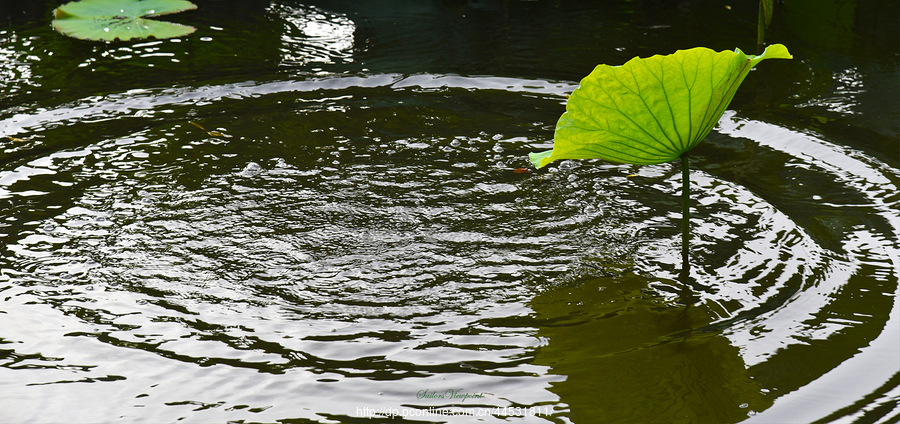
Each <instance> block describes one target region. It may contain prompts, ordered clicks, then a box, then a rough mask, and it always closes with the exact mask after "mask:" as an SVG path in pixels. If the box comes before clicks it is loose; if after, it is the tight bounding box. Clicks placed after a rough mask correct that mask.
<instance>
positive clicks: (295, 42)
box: [269, 4, 356, 66]
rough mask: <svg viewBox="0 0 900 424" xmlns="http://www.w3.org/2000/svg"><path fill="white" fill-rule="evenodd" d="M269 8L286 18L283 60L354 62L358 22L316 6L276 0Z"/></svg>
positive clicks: (290, 62)
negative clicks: (292, 4)
mask: <svg viewBox="0 0 900 424" xmlns="http://www.w3.org/2000/svg"><path fill="white" fill-rule="evenodd" d="M269 12H271V13H274V14H276V15H278V16H279V17H281V19H283V20H284V32H283V34H282V35H281V41H282V43H283V44H282V46H281V47H280V49H279V50H280V51H281V64H282V65H288V66H302V65H305V64H308V63H311V62H313V63H322V64H331V63H336V62H352V61H353V58H352V49H353V34H354V32H355V31H356V24H354V23H353V21H352V20H350V19H349V18H348V17H346V16H343V15H339V14H335V13H332V12H328V11H325V10H322V9H319V8H316V7H309V6H300V7H292V6H285V5H280V4H273V5H272V6H271V7H270V8H269Z"/></svg>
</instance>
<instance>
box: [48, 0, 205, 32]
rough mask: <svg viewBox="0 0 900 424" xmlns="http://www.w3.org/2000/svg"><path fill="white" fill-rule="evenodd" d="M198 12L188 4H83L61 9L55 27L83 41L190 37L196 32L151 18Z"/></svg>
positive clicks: (124, 0)
mask: <svg viewBox="0 0 900 424" xmlns="http://www.w3.org/2000/svg"><path fill="white" fill-rule="evenodd" d="M196 8H197V6H196V5H194V4H193V3H191V2H189V1H186V0H82V1H76V2H71V3H66V4H64V5H62V6H60V7H59V8H57V9H56V10H55V11H54V17H55V18H56V19H54V20H53V23H52V25H53V28H54V29H56V30H57V31H59V32H61V33H63V34H65V35H68V36H70V37H74V38H79V39H82V40H93V41H115V40H123V41H124V40H131V39H134V38H137V39H147V38H151V37H153V38H158V39H162V38H173V37H181V36H183V35H187V34H190V33H192V32H194V30H195V28H194V27H191V26H187V25H181V24H175V23H171V22H162V21H157V20H153V19H147V18H149V17H156V16H161V15H167V14H170V13H177V12H182V11H185V10H192V9H196Z"/></svg>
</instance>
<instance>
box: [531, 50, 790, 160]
mask: <svg viewBox="0 0 900 424" xmlns="http://www.w3.org/2000/svg"><path fill="white" fill-rule="evenodd" d="M790 58H791V55H790V53H789V52H788V50H787V48H786V47H784V46H783V45H781V44H774V45H771V46H769V47H768V48H766V50H765V51H764V52H763V54H761V55H759V56H747V55H745V54H744V53H743V52H742V51H741V50H740V49H735V50H734V51H733V52H731V51H723V52H715V51H713V50H710V49H707V48H704V47H697V48H693V49H690V50H679V51H677V52H675V53H673V54H670V55H666V56H660V55H656V56H653V57H649V58H637V57H636V58H634V59H631V60H629V61H628V62H626V63H625V64H624V65H622V66H609V65H599V66H597V67H596V68H595V69H594V71H593V72H591V74H590V75H588V76H587V77H585V78H584V79H583V80H581V84H580V85H579V86H578V88H576V89H575V91H573V92H572V95H571V96H570V97H569V101H568V102H567V104H566V112H565V113H563V115H562V116H561V117H560V118H559V121H558V122H557V124H556V132H555V133H554V141H553V150H550V151H546V152H541V153H531V154H530V155H529V156H530V159H531V161H532V162H533V163H534V165H535V166H536V167H538V168H540V167H542V166H545V165H547V164H548V163H550V162H552V161H554V160H557V159H606V160H609V161H612V162H619V163H633V164H639V165H650V164H656V163H663V162H668V161H671V160H674V159H676V158H678V157H680V156H681V154H682V153H684V152H687V151H688V150H690V149H692V148H693V147H694V146H696V145H697V143H699V142H700V141H701V140H703V138H704V137H706V135H707V134H708V133H709V131H710V130H712V128H713V127H714V126H715V125H716V122H718V120H719V118H720V117H721V116H722V113H724V112H725V108H726V107H727V106H728V104H729V103H730V102H731V99H732V98H733V97H734V94H735V92H737V89H738V86H740V84H741V82H743V80H744V78H745V77H746V76H747V74H749V73H750V69H751V68H753V67H754V66H756V64H757V63H759V62H760V61H762V60H763V59H790Z"/></svg>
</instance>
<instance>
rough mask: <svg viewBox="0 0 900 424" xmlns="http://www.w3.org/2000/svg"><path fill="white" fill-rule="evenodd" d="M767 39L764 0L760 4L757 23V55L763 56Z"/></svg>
mask: <svg viewBox="0 0 900 424" xmlns="http://www.w3.org/2000/svg"><path fill="white" fill-rule="evenodd" d="M765 39H766V11H765V9H764V7H763V3H762V0H761V1H760V2H759V19H758V20H757V23H756V54H762V52H763V47H764V46H765Z"/></svg>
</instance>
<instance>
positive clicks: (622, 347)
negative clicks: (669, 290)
mask: <svg viewBox="0 0 900 424" xmlns="http://www.w3.org/2000/svg"><path fill="white" fill-rule="evenodd" d="M578 283H579V284H578V285H575V286H573V287H564V288H558V289H554V290H551V291H547V292H544V293H542V294H541V295H539V296H537V297H536V298H535V299H534V300H532V302H531V303H530V305H531V307H532V308H534V310H535V312H536V314H537V318H538V319H540V320H544V321H543V322H542V323H541V327H540V330H539V331H538V334H539V335H540V336H541V337H546V338H547V339H548V344H547V345H546V346H544V347H542V348H540V349H539V350H538V351H537V354H536V356H535V363H538V364H542V365H547V366H549V367H550V369H551V371H552V372H553V373H557V374H564V375H567V376H569V378H567V379H566V380H565V381H564V382H556V383H553V388H552V389H551V390H552V391H553V392H554V393H557V394H559V395H560V398H561V399H562V400H564V401H565V402H567V403H568V404H569V408H570V411H569V417H570V418H571V419H572V421H573V422H622V423H626V422H635V423H637V422H671V423H678V422H684V423H701V422H708V423H722V422H738V421H741V420H743V419H746V418H747V417H748V416H752V415H755V414H756V412H757V411H762V410H765V409H767V408H768V407H769V406H770V405H771V400H770V399H766V398H765V397H764V396H763V394H762V392H761V387H760V386H759V385H757V384H756V383H755V382H754V381H753V380H751V377H750V376H749V375H748V373H747V370H746V369H745V365H744V362H743V360H742V358H741V356H740V352H739V349H738V348H737V347H734V346H732V345H731V344H730V343H729V340H728V339H727V338H725V337H723V336H721V335H719V334H717V332H707V331H695V330H696V329H698V328H702V327H705V326H707V325H708V324H709V323H710V321H711V318H712V317H715V316H716V313H715V312H713V311H710V310H709V309H708V308H707V307H705V306H693V305H688V306H676V305H671V304H668V303H667V302H664V301H662V299H660V298H658V297H655V296H653V294H652V292H651V291H648V285H647V280H646V279H645V278H641V277H638V276H636V275H633V274H632V275H624V276H622V277H620V278H597V279H592V280H588V281H579V282H578Z"/></svg>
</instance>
